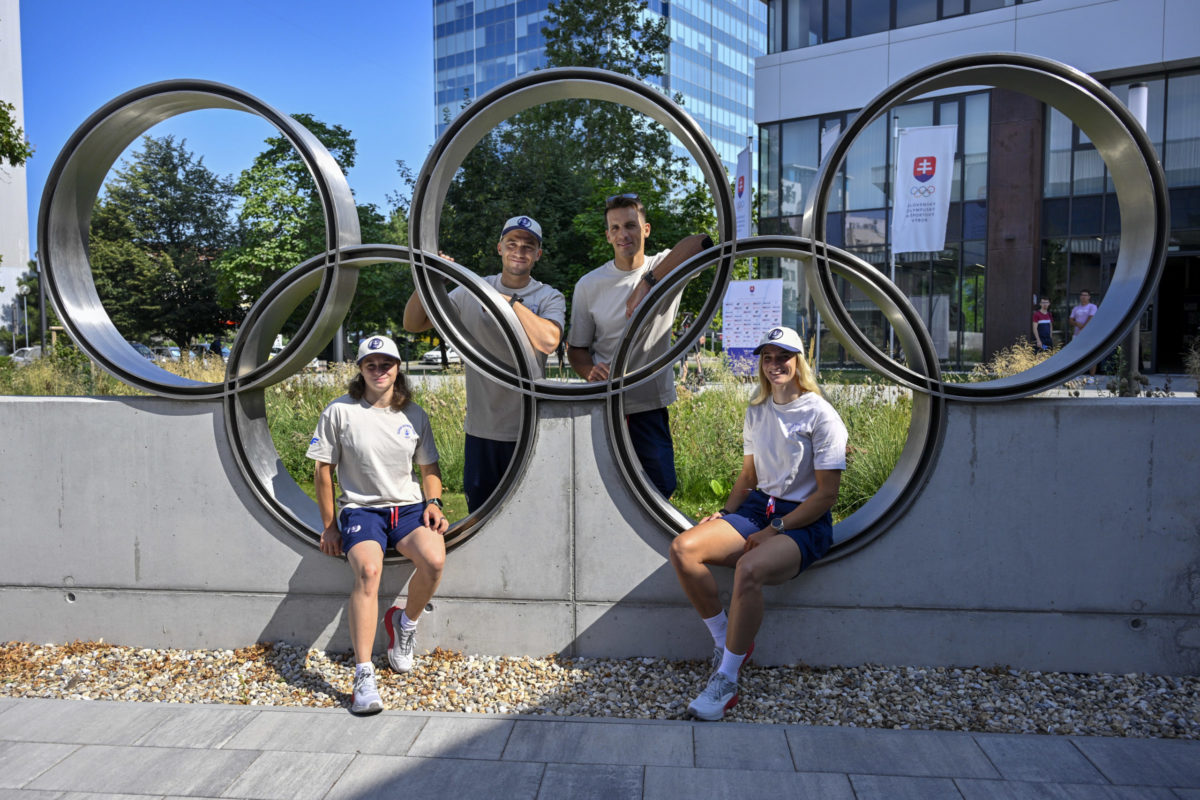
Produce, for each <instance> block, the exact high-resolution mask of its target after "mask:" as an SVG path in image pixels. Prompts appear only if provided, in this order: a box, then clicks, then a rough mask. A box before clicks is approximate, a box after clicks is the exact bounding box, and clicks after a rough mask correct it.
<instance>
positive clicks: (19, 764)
mask: <svg viewBox="0 0 1200 800" xmlns="http://www.w3.org/2000/svg"><path fill="white" fill-rule="evenodd" d="M78 749H79V745H76V744H46V743H37V742H0V788H5V789H19V788H21V787H22V786H24V785H25V784H27V783H29V782H30V781H31V780H33V779H34V778H36V777H37V776H38V775H41V774H42V773H43V772H45V771H46V770H48V769H50V767H52V766H54V765H55V764H57V763H58V762H59V761H62V760H63V759H64V758H66V757H67V756H69V755H71V753H73V752H75V751H76V750H78Z"/></svg>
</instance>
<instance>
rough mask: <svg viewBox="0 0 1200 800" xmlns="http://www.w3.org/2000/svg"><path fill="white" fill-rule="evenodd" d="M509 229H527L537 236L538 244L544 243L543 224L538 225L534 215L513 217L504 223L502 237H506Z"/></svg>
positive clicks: (526, 230) (527, 231)
mask: <svg viewBox="0 0 1200 800" xmlns="http://www.w3.org/2000/svg"><path fill="white" fill-rule="evenodd" d="M509 231H525V232H526V233H532V234H533V235H534V237H536V238H537V240H538V244H539V245H540V244H541V243H542V226H541V225H538V223H537V220H536V219H534V218H533V217H525V216H521V217H512V218H511V219H509V220H508V222H506V223H504V228H503V229H502V230H501V231H500V238H501V239H503V238H504V234H506V233H508V232H509Z"/></svg>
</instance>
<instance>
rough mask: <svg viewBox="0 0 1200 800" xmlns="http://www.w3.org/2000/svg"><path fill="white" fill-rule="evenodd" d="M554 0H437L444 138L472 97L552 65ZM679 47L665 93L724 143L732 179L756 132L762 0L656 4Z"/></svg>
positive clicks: (659, 0)
mask: <svg viewBox="0 0 1200 800" xmlns="http://www.w3.org/2000/svg"><path fill="white" fill-rule="evenodd" d="M548 4H549V0H434V4H433V9H434V19H433V25H434V31H433V36H434V105H435V119H436V120H437V123H436V124H437V133H438V134H439V135H440V134H441V132H442V131H443V130H444V129H445V127H446V123H447V120H448V119H449V118H452V117H453V116H454V115H455V114H456V113H457V112H458V109H459V108H460V107H461V106H462V104H463V102H464V100H471V99H474V98H475V97H477V96H479V95H480V94H482V93H484V92H487V91H488V90H490V89H492V88H494V87H496V86H498V85H499V84H501V83H503V82H504V81H506V80H509V79H510V78H514V77H516V76H517V75H523V74H525V73H526V72H530V71H532V70H534V69H537V68H539V67H545V66H546V59H545V55H544V52H543V51H544V41H543V39H542V33H541V28H542V24H543V22H544V20H545V17H546V8H547V6H548ZM647 13H649V14H655V15H661V16H665V17H666V18H667V19H668V22H669V29H668V30H669V33H670V37H671V48H670V52H669V53H668V55H667V77H666V80H665V81H664V83H665V85H664V86H663V88H664V89H665V90H666V91H667V92H669V93H671V94H674V93H676V92H678V93H679V94H680V95H682V96H683V105H684V108H686V109H687V110H688V112H689V113H690V114H691V115H692V116H693V117H694V118H695V119H696V121H697V122H698V123H700V126H701V127H702V128H703V129H704V132H705V133H706V134H707V135H708V137H709V139H710V140H711V141H712V142H713V144H714V145H715V146H716V148H717V151H718V152H719V153H720V155H721V158H722V160H724V161H725V164H726V167H727V168H728V169H729V171H730V173H732V172H733V170H734V166H735V163H736V160H737V153H738V151H740V150H741V149H742V148H744V147H745V146H746V140H747V137H748V136H750V135H751V134H752V133H753V132H754V108H753V106H754V59H755V58H757V57H758V56H761V55H763V53H764V52H765V50H766V36H767V6H766V4H764V3H763V2H762V0H675V2H664V0H650V4H649V8H648V11H647Z"/></svg>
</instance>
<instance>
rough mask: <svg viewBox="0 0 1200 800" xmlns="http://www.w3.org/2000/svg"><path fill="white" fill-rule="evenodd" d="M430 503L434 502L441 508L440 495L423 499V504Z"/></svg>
mask: <svg viewBox="0 0 1200 800" xmlns="http://www.w3.org/2000/svg"><path fill="white" fill-rule="evenodd" d="M430 503H433V504H434V505H435V506H437V507H438V508H443V506H442V498H440V497H431V498H429V499H428V500H426V501H425V505H429V504H430Z"/></svg>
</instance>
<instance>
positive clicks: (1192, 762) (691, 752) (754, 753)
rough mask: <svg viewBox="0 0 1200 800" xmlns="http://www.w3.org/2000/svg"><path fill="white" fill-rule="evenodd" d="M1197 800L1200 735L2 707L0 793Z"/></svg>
mask: <svg viewBox="0 0 1200 800" xmlns="http://www.w3.org/2000/svg"><path fill="white" fill-rule="evenodd" d="M768 794H769V795H771V796H777V797H789V798H820V799H821V800H826V799H828V800H841V799H842V798H846V800H868V799H870V800H874V799H875V798H887V800H905V799H906V798H920V799H921V800H926V798H954V800H983V799H984V798H987V799H988V800H991V799H992V798H1006V799H1008V798H1016V799H1017V800H1023V799H1024V798H1029V800H1059V799H1060V798H1061V799H1062V800H1076V799H1078V800H1095V799H1099V800H1108V799H1109V798H1111V799H1112V800H1118V799H1120V800H1133V798H1156V799H1159V798H1161V800H1168V799H1170V800H1184V799H1186V800H1200V741H1184V740H1170V739H1117V738H1101V737H1087V736H1037V735H1008V734H983V733H952V732H945V731H892V730H871V729H863V728H818V727H806V726H801V725H752V724H742V723H701V722H691V721H657V720H618V719H593V718H564V717H534V716H517V715H514V716H489V715H482V714H450V713H419V712H408V711H385V712H384V713H382V714H379V715H377V716H374V717H367V718H361V719H360V718H355V717H352V716H350V715H349V714H348V713H347V712H346V711H345V710H343V709H309V708H292V707H287V708H283V707H250V706H222V705H170V704H150V703H117V702H103V701H81V700H33V699H0V800H16V798H21V799H22V800H84V799H85V798H95V799H96V800H99V799H101V798H107V799H108V800H115V799H116V798H134V797H139V798H145V797H154V798H184V797H192V798H195V797H200V798H255V799H256V800H260V799H261V800H269V799H271V798H278V799H279V800H293V799H296V800H343V799H344V798H377V797H378V798H385V797H401V796H403V797H439V798H449V800H468V799H469V798H476V797H480V798H483V797H486V798H572V800H574V798H598V799H599V798H603V800H614V799H617V798H646V799H647V800H649V799H651V798H655V799H657V798H677V797H684V796H695V797H705V798H723V797H730V798H733V797H737V798H745V797H756V796H766V795H768Z"/></svg>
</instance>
